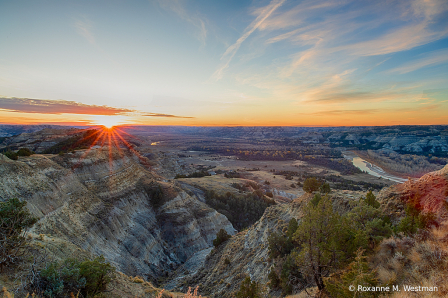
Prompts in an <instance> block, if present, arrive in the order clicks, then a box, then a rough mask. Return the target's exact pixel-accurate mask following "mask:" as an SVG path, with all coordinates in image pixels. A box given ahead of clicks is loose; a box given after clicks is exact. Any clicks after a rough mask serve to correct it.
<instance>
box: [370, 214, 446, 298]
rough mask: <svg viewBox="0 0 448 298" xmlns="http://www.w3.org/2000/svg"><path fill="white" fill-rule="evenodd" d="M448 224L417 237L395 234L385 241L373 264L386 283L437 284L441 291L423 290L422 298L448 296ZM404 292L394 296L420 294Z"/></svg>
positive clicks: (379, 276)
mask: <svg viewBox="0 0 448 298" xmlns="http://www.w3.org/2000/svg"><path fill="white" fill-rule="evenodd" d="M447 237H448V223H446V222H445V223H443V224H442V225H441V226H440V227H439V228H434V229H433V230H431V231H429V232H426V233H422V234H420V235H416V236H415V237H414V238H410V237H404V238H396V237H392V238H389V239H386V240H384V241H383V242H382V243H381V244H380V246H379V248H378V250H377V252H376V254H375V255H374V257H373V258H372V264H373V267H374V268H375V269H376V271H377V273H378V279H379V280H380V281H381V282H382V283H383V284H390V285H399V286H400V289H402V286H403V285H408V286H422V287H437V288H438V291H434V292H431V291H421V292H417V293H418V294H416V295H417V296H418V297H448V284H447V282H446V281H447V280H448V247H447V245H446V241H445V239H446V238H447ZM417 296H415V295H414V294H411V293H410V292H405V291H400V292H394V293H393V294H392V296H390V297H393V298H402V297H403V298H404V297H417Z"/></svg>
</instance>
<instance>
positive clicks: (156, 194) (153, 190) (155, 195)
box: [144, 182, 164, 208]
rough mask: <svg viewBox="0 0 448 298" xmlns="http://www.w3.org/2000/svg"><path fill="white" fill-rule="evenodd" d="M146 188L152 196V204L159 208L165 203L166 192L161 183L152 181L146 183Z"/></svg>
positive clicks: (150, 196) (147, 192)
mask: <svg viewBox="0 0 448 298" xmlns="http://www.w3.org/2000/svg"><path fill="white" fill-rule="evenodd" d="M144 189H145V191H146V194H147V195H148V196H149V198H150V202H151V205H152V206H153V207H154V208H159V207H160V206H162V205H163V198H164V192H163V188H162V186H161V185H160V184H159V183H157V182H151V183H150V184H149V185H145V186H144Z"/></svg>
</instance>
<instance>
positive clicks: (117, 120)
mask: <svg viewBox="0 0 448 298" xmlns="http://www.w3.org/2000/svg"><path fill="white" fill-rule="evenodd" d="M93 122H94V123H95V124H97V125H102V126H104V127H106V128H108V129H110V128H112V127H114V126H117V125H121V124H124V123H125V122H126V117H125V116H121V115H95V116H93Z"/></svg>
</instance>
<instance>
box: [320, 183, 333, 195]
mask: <svg viewBox="0 0 448 298" xmlns="http://www.w3.org/2000/svg"><path fill="white" fill-rule="evenodd" d="M330 191H331V188H330V184H328V182H325V183H323V184H322V185H321V186H320V192H321V193H330Z"/></svg>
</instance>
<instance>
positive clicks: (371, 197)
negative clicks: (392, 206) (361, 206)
mask: <svg viewBox="0 0 448 298" xmlns="http://www.w3.org/2000/svg"><path fill="white" fill-rule="evenodd" d="M364 202H365V203H366V204H367V205H370V206H372V207H373V208H379V207H380V202H378V201H377V200H376V197H375V195H374V194H373V193H372V191H371V190H370V191H369V192H368V193H367V195H366V198H365V199H364Z"/></svg>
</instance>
